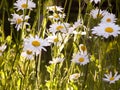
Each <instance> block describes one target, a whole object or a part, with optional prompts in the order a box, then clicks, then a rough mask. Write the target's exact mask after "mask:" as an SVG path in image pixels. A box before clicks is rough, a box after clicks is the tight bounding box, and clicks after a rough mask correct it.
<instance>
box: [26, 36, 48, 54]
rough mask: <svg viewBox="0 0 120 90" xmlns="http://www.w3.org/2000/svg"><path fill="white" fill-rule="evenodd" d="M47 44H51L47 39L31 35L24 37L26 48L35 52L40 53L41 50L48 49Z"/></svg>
mask: <svg viewBox="0 0 120 90" xmlns="http://www.w3.org/2000/svg"><path fill="white" fill-rule="evenodd" d="M45 46H50V43H49V42H48V41H47V40H46V39H42V38H39V37H38V36H37V35H36V36H35V37H33V36H30V37H29V38H25V39H24V50H26V49H29V50H31V51H33V53H35V54H39V53H40V52H41V50H44V51H46V49H45Z"/></svg>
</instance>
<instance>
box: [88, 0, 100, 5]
mask: <svg viewBox="0 0 120 90" xmlns="http://www.w3.org/2000/svg"><path fill="white" fill-rule="evenodd" d="M90 2H95V4H97V3H98V2H101V0H90Z"/></svg>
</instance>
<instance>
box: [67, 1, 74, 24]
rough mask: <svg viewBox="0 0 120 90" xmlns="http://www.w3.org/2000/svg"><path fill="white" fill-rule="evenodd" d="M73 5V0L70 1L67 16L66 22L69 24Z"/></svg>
mask: <svg viewBox="0 0 120 90" xmlns="http://www.w3.org/2000/svg"><path fill="white" fill-rule="evenodd" d="M71 5H72V0H70V2H69V6H68V11H67V16H66V19H65V21H66V22H68V19H69V15H70V9H71Z"/></svg>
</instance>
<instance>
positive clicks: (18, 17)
mask: <svg viewBox="0 0 120 90" xmlns="http://www.w3.org/2000/svg"><path fill="white" fill-rule="evenodd" d="M12 16H13V18H12V19H8V20H9V21H11V24H16V26H15V28H17V31H19V29H21V28H22V26H23V24H24V25H29V23H27V20H28V19H29V18H30V17H29V16H27V15H26V16H23V15H18V14H12ZM23 18H24V19H23Z"/></svg>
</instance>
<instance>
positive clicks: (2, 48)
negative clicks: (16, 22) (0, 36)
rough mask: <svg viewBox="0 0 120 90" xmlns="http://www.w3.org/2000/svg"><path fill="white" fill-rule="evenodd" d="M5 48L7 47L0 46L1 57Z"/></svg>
mask: <svg viewBox="0 0 120 90" xmlns="http://www.w3.org/2000/svg"><path fill="white" fill-rule="evenodd" d="M6 48H7V45H5V44H3V45H2V46H0V56H2V53H3V52H4V51H5V49H6Z"/></svg>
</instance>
